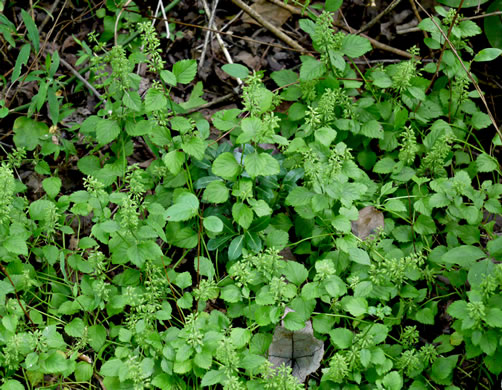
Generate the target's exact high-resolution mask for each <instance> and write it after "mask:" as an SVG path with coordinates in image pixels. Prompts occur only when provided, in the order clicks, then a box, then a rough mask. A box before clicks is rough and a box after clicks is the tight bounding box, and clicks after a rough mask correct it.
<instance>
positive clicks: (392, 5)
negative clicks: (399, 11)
mask: <svg viewBox="0 0 502 390" xmlns="http://www.w3.org/2000/svg"><path fill="white" fill-rule="evenodd" d="M400 2H401V0H392V2H391V3H390V4H389V5H388V6H387V8H385V9H384V10H383V11H382V12H380V13H379V14H378V15H377V16H375V17H374V18H373V19H371V20H370V21H369V22H368V23H366V24H365V25H364V26H363V27H361V28H360V29H359V30H358V31H357V32H356V34H358V35H359V34H361V33H362V32H365V31H366V30H369V29H370V28H371V27H373V26H374V25H375V24H376V23H377V22H378V21H379V20H380V19H382V18H383V17H384V16H385V15H387V14H388V13H389V12H391V11H392V10H393V9H394V8H396V6H397V5H398V4H399V3H400Z"/></svg>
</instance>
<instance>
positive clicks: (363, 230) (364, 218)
mask: <svg viewBox="0 0 502 390" xmlns="http://www.w3.org/2000/svg"><path fill="white" fill-rule="evenodd" d="M379 228H382V229H383V228H384V221H383V213H382V212H381V211H378V210H377V209H376V208H374V207H373V206H366V207H365V208H363V209H361V210H359V218H358V219H357V221H352V233H354V234H355V235H356V236H357V237H359V238H360V239H361V240H365V239H366V238H367V237H368V236H369V235H371V234H376V233H377V231H378V229H379Z"/></svg>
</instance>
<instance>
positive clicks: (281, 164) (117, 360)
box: [0, 2, 502, 390]
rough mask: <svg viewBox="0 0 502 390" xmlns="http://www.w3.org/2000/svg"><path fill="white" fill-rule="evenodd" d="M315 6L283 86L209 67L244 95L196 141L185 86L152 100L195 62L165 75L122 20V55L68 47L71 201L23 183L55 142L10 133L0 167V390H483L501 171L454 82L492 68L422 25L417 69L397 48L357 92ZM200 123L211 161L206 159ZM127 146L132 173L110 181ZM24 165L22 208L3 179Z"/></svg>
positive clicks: (28, 123)
mask: <svg viewBox="0 0 502 390" xmlns="http://www.w3.org/2000/svg"><path fill="white" fill-rule="evenodd" d="M336 3H337V2H328V4H326V10H324V11H323V12H322V13H321V14H320V15H319V16H317V17H316V16H315V14H313V13H309V15H310V16H309V17H306V18H304V19H301V20H300V26H301V28H302V29H303V30H304V31H305V32H306V33H308V34H309V36H310V37H311V38H312V41H313V46H314V48H315V50H316V51H317V53H318V55H317V56H301V57H300V61H301V64H300V68H299V71H298V72H295V71H293V70H291V69H285V70H281V71H277V72H273V73H272V74H271V75H270V77H271V81H270V82H268V81H267V80H266V78H265V75H264V73H263V72H252V71H250V70H248V69H247V68H246V67H244V66H242V65H235V64H234V65H226V66H224V67H223V69H224V71H225V72H227V73H228V74H229V75H230V76H232V77H235V78H239V79H242V80H243V81H244V86H243V88H242V104H241V106H240V108H232V109H227V110H221V111H217V112H215V113H214V114H213V115H212V118H211V124H210V123H209V122H208V121H207V120H206V119H204V118H203V117H202V115H201V114H200V113H197V112H194V113H189V111H192V109H194V108H197V107H198V106H199V105H201V104H203V103H204V100H203V99H202V94H203V91H202V83H200V82H197V83H195V85H193V88H192V89H191V94H190V97H189V98H188V99H186V101H180V100H176V101H175V99H173V97H172V94H173V92H174V91H175V90H176V88H177V87H178V86H179V85H188V84H193V82H194V80H195V76H196V71H197V68H196V62H195V60H189V59H187V60H181V61H178V62H176V63H175V64H173V66H172V67H171V68H170V70H167V69H165V62H164V59H163V57H162V55H161V52H160V50H159V38H158V37H157V35H156V32H155V30H154V29H153V28H152V27H151V25H150V24H149V23H138V24H136V25H134V22H135V21H138V22H139V20H133V19H131V20H129V19H128V21H126V23H125V25H124V26H125V27H127V26H128V25H129V24H130V25H133V26H134V28H135V32H138V33H139V39H138V40H136V41H134V39H133V44H132V45H124V46H122V45H119V44H117V45H115V46H113V47H112V48H110V49H108V48H107V47H106V45H105V44H104V43H103V42H104V41H106V40H103V37H101V40H100V39H99V38H98V37H97V36H91V37H90V42H91V43H90V46H89V45H88V44H87V43H84V42H81V45H82V48H83V52H82V57H81V58H82V59H81V63H84V62H85V61H89V65H90V73H91V76H90V83H92V84H93V87H94V88H95V89H96V90H97V91H99V96H101V102H100V106H99V110H98V111H97V113H96V114H95V115H91V116H89V117H88V118H86V119H85V120H84V121H83V122H82V123H81V124H75V125H74V126H73V127H72V128H71V129H70V130H69V133H70V134H80V135H82V136H83V137H82V138H83V140H82V144H80V145H78V146H79V148H80V152H81V157H80V158H79V159H78V162H77V167H78V169H79V171H80V173H81V174H83V175H84V178H83V180H82V186H81V188H79V189H77V190H74V191H73V190H72V191H69V190H66V189H65V186H64V183H63V181H62V180H61V178H60V177H59V176H60V175H59V171H57V170H56V169H55V168H54V165H53V164H51V165H49V163H48V162H47V161H46V160H49V158H51V159H53V160H52V163H53V162H54V161H56V162H57V161H59V160H58V159H62V157H60V156H59V153H60V151H65V152H66V153H65V159H66V157H67V155H68V154H76V148H75V145H74V144H73V142H75V141H74V140H67V141H66V144H65V143H62V144H61V145H60V144H59V143H57V142H54V140H53V138H52V137H53V136H57V132H56V130H55V128H54V127H51V128H49V127H48V126H47V125H46V124H45V123H44V122H43V121H41V120H36V119H33V118H30V117H29V116H27V117H19V118H17V119H16V120H15V122H14V143H15V144H16V146H17V147H18V149H17V150H15V151H13V152H11V153H10V154H9V155H8V157H7V158H5V159H4V160H2V162H1V165H0V194H1V196H0V203H1V205H0V206H1V207H0V254H1V259H2V260H1V262H0V270H1V273H2V275H3V276H2V279H1V280H0V285H1V287H2V288H0V315H1V323H0V373H1V376H2V378H3V383H2V387H1V389H8V390H12V389H18V388H22V387H23V385H25V386H27V387H28V388H44V387H58V386H59V387H61V386H68V387H71V386H79V385H81V384H83V383H84V384H86V385H89V386H91V385H93V384H100V385H101V386H102V387H106V388H107V389H111V390H113V389H123V388H127V389H143V388H147V387H148V388H152V387H153V388H160V389H194V388H204V387H212V388H224V389H263V388H265V389H297V388H298V389H299V388H304V387H305V385H306V386H308V388H310V389H342V388H343V389H373V388H377V389H396V390H397V389H401V388H409V389H415V390H416V389H428V388H447V389H449V390H453V389H458V388H461V387H462V386H465V383H470V384H473V383H474V382H476V383H478V382H479V383H480V386H483V387H484V388H490V386H492V385H493V386H495V381H496V380H497V377H498V376H499V375H500V374H501V370H502V368H501V366H500V364H498V362H499V361H500V359H501V358H502V356H501V354H502V347H501V346H500V345H499V343H498V340H500V337H501V334H500V329H501V328H502V311H501V309H500V308H499V307H500V304H501V302H500V300H501V297H502V295H501V291H500V290H501V286H502V268H501V267H500V266H499V264H498V262H499V261H502V238H500V237H499V236H498V235H497V232H496V231H495V222H494V221H493V220H491V218H490V216H491V215H497V214H501V213H502V206H501V204H500V197H501V195H502V184H501V183H500V175H501V173H502V172H501V168H500V164H499V162H498V161H497V160H496V159H495V158H494V155H493V147H496V146H497V145H499V143H498V140H497V138H494V139H493V140H491V141H490V144H489V145H488V146H487V145H486V143H485V142H484V141H483V140H481V139H479V138H480V137H478V132H479V130H484V129H488V128H489V126H490V125H491V124H492V123H491V120H490V117H489V116H488V115H487V114H485V113H484V112H483V111H482V110H481V109H480V108H479V107H478V105H477V104H476V99H479V98H480V95H479V93H478V91H477V90H476V89H472V88H474V86H473V83H475V82H476V79H475V78H474V77H473V76H472V75H470V74H469V75H467V74H466V73H465V72H466V70H467V71H469V68H470V62H471V61H483V60H491V59H493V58H495V57H496V55H498V54H497V53H498V52H497V51H493V50H490V49H484V50H482V51H480V52H478V53H475V52H474V50H472V49H471V47H470V46H469V45H468V39H469V38H470V37H471V36H474V35H476V34H480V33H481V29H480V28H479V27H477V25H476V24H475V23H474V22H472V21H468V20H466V21H459V20H458V15H456V14H455V12H454V11H451V10H450V11H447V10H446V9H445V8H443V7H437V8H436V11H437V13H438V15H439V17H434V19H424V20H423V21H422V23H421V24H420V27H421V28H422V29H423V30H425V31H427V32H428V33H430V35H429V37H428V38H427V39H426V41H425V43H426V45H427V46H428V47H429V48H430V49H432V50H440V49H441V50H442V61H441V62H440V63H439V65H438V64H437V63H427V64H426V65H423V64H422V61H421V59H420V50H419V49H418V47H412V48H410V50H409V53H410V57H411V58H410V59H409V60H406V61H402V62H400V63H397V64H393V65H389V66H383V65H381V64H379V65H377V66H375V67H373V68H369V69H366V70H364V71H363V70H361V69H360V68H359V67H357V66H356V65H355V64H354V61H353V59H354V58H357V57H360V56H363V55H365V54H366V53H368V52H369V51H370V50H371V48H372V47H371V44H370V42H369V41H368V40H367V39H365V38H363V37H361V36H358V35H354V34H345V33H342V32H336V33H335V32H334V30H333V26H332V20H333V14H332V13H331V12H332V11H336V9H337V8H338V7H339V6H340V5H341V4H338V5H337V4H336ZM307 6H308V4H307V5H306V7H307ZM110 7H111V6H110ZM112 8H113V7H112ZM113 11H114V12H117V13H119V12H120V10H119V8H117V9H114V10H113ZM105 13H106V11H105ZM23 15H24V14H23ZM28 17H29V15H28ZM101 17H105V18H106V14H105V15H101ZM1 20H2V19H0V21H1ZM23 20H24V18H23ZM30 20H31V19H30ZM2 23H3V24H2V25H7V23H5V22H2ZM25 23H26V25H27V27H29V24H30V22H29V20H28V19H26V20H25ZM106 23H108V24H109V21H108V22H106V19H105V24H106ZM108 27H109V26H108ZM450 27H451V35H450V37H449V38H448V39H449V41H450V43H451V44H452V46H447V45H446V44H445V43H446V40H445V36H446V33H445V32H447V31H448V30H449V29H450ZM29 29H31V30H33V29H32V28H29ZM4 31H5V29H4V30H2V33H3V34H4V35H5V34H6V33H4ZM441 31H442V32H441ZM109 32H110V31H109V28H108V30H107V29H106V28H105V33H109ZM128 34H131V36H132V35H133V34H132V32H131V31H129V32H128ZM6 39H7V38H6ZM30 39H32V40H34V41H33V43H32V45H33V49H34V50H38V49H37V48H36V47H35V46H36V45H35V43H34V42H35V36H34V34H33V33H32V34H31V35H30ZM117 43H120V42H117ZM122 43H123V41H122ZM28 49H29V50H30V51H31V50H32V48H31V46H30V47H28ZM28 49H27V50H28ZM22 50H23V49H21V52H22ZM28 54H29V53H28ZM20 55H21V54H20ZM457 56H458V57H457ZM47 58H48V60H47V62H46V64H47V66H46V68H45V70H43V71H41V72H40V73H39V75H42V76H43V77H42V76H40V78H39V79H37V80H38V81H42V82H43V80H46V82H45V85H46V87H44V88H46V89H47V90H46V93H45V94H44V93H43V91H41V90H42V87H41V88H40V90H39V92H38V95H37V97H36V99H35V101H36V103H33V104H34V106H33V109H31V110H29V112H28V114H33V113H35V111H37V112H38V111H40V109H41V107H42V105H43V104H44V102H45V101H47V102H48V103H49V111H48V112H49V117H50V119H51V120H52V125H53V126H55V125H57V123H59V121H60V120H61V118H62V115H63V114H61V112H60V108H61V107H62V106H61V105H60V103H61V102H60V100H59V98H57V97H56V101H55V102H54V101H53V102H52V103H51V99H52V98H50V93H54V94H56V90H57V85H58V81H55V79H54V77H55V75H56V72H57V69H58V55H57V54H56V53H55V54H53V55H52V56H47ZM460 61H462V63H461V62H460ZM19 63H20V64H21V65H19V69H20V67H21V66H22V65H23V66H24V64H26V61H25V60H24V59H23V57H21V60H19ZM138 67H146V69H147V71H148V72H150V73H151V74H152V75H154V76H155V77H154V78H153V80H154V81H152V82H151V83H150V84H147V85H146V86H145V82H146V78H143V79H142V78H141V77H140V76H139V75H138V73H136V72H135V70H136V69H137V68H138ZM426 75H431V78H430V79H429V78H427V77H426ZM432 75H433V76H432ZM35 76H36V75H33V77H35ZM18 77H19V75H17V77H16V78H15V79H17V78H18ZM36 77H38V76H36ZM49 79H50V80H51V81H50V82H49V81H48V80H49ZM13 80H14V79H13ZM431 80H432V82H431ZM272 82H273V83H275V85H272ZM51 88H52V89H51ZM272 88H275V89H272ZM48 91H51V92H50V93H49V92H48ZM41 92H42V93H41ZM39 95H40V96H39ZM40 102H41V103H40ZM281 103H283V104H284V105H286V107H287V111H286V112H279V110H278V106H279V104H281ZM51 104H52V106H51ZM51 107H52V108H51ZM211 125H212V127H213V128H214V129H215V131H219V132H221V133H222V134H225V135H226V136H228V142H217V141H216V140H212V139H210V126H211ZM484 131H488V130H484ZM220 138H221V137H220ZM75 143H76V142H75ZM139 143H141V144H142V145H143V146H142V147H144V148H147V150H149V152H151V155H152V161H151V162H150V163H149V164H148V165H144V164H131V162H130V161H131V158H132V156H133V153H134V151H135V148H136V147H137V144H139ZM72 146H73V148H72ZM30 163H31V164H33V165H35V168H34V169H35V171H36V172H37V173H38V174H39V175H41V177H42V179H41V189H40V191H43V194H42V195H40V196H38V197H37V198H36V199H29V198H28V197H27V194H28V188H27V186H26V185H25V184H23V182H22V180H19V178H18V177H17V175H16V170H17V169H19V168H20V167H22V165H23V164H30ZM277 329H280V330H279V331H277ZM272 334H274V336H272ZM295 337H298V338H299V340H300V341H301V342H300V343H297V345H296V346H295V345H291V340H295ZM307 342H310V343H311V344H313V345H317V344H318V343H320V344H321V345H323V347H324V348H323V349H322V351H325V352H323V353H324V354H323V356H321V358H322V359H319V360H320V368H319V369H318V370H317V371H315V370H316V369H315V368H314V370H313V371H314V372H312V370H311V371H309V374H305V375H302V380H303V379H305V376H307V375H309V379H308V382H307V384H304V383H303V382H301V381H299V379H298V378H299V377H300V375H298V372H299V371H301V369H304V368H305V367H300V369H299V368H298V366H300V365H301V364H303V362H305V361H309V359H310V360H312V359H313V355H314V353H320V352H319V351H320V350H321V349H320V348H316V351H315V352H312V351H310V350H308V349H307V352H305V350H306V348H304V347H303V344H304V343H307ZM302 343H303V344H302ZM278 345H279V346H281V345H286V346H287V348H286V351H287V354H286V355H285V356H274V353H275V351H276V350H277V348H279V347H277V346H278ZM279 350H280V351H282V350H281V349H280V348H279ZM281 353H282V352H281ZM270 357H276V358H277V357H279V358H280V359H279V360H280V361H281V363H282V364H276V365H275V366H274V363H272V361H271V360H270V361H269V359H270ZM317 357H318V356H316V358H317ZM481 378H483V380H481ZM469 381H471V382H469Z"/></svg>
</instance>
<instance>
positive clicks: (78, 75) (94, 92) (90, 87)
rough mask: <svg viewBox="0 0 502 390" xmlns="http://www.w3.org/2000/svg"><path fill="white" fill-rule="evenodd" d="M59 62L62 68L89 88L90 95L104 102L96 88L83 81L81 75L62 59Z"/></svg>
mask: <svg viewBox="0 0 502 390" xmlns="http://www.w3.org/2000/svg"><path fill="white" fill-rule="evenodd" d="M59 61H60V62H61V64H63V66H64V67H65V68H66V69H68V70H69V71H70V72H71V73H73V75H74V76H75V77H76V78H77V79H79V80H80V81H81V82H82V83H83V84H84V85H85V86H86V87H87V88H89V89H90V90H91V91H92V93H93V94H94V95H95V96H96V97H97V98H98V99H99V100H101V101H104V100H105V98H104V97H103V95H101V94H100V93H99V92H98V91H97V90H96V88H94V87H93V86H92V85H91V84H90V83H89V82H88V81H87V80H86V79H84V78H83V77H82V75H81V74H80V73H78V72H77V71H76V70H75V69H73V67H72V66H71V65H70V64H69V63H68V62H66V61H65V60H64V59H63V58H59Z"/></svg>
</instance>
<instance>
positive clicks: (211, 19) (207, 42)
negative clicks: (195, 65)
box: [199, 0, 218, 68]
mask: <svg viewBox="0 0 502 390" xmlns="http://www.w3.org/2000/svg"><path fill="white" fill-rule="evenodd" d="M201 1H202V4H203V6H204V10H206V14H208V16H209V23H208V26H209V27H213V23H214V16H215V15H216V7H217V6H218V0H213V1H214V2H213V11H212V12H210V13H208V12H207V11H208V10H209V6H208V4H207V2H206V0H201ZM211 34H212V32H211V31H206V36H205V37H204V46H203V47H202V53H201V55H200V58H199V68H202V66H203V65H204V59H205V57H206V51H207V47H208V46H209V37H210V36H211Z"/></svg>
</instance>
